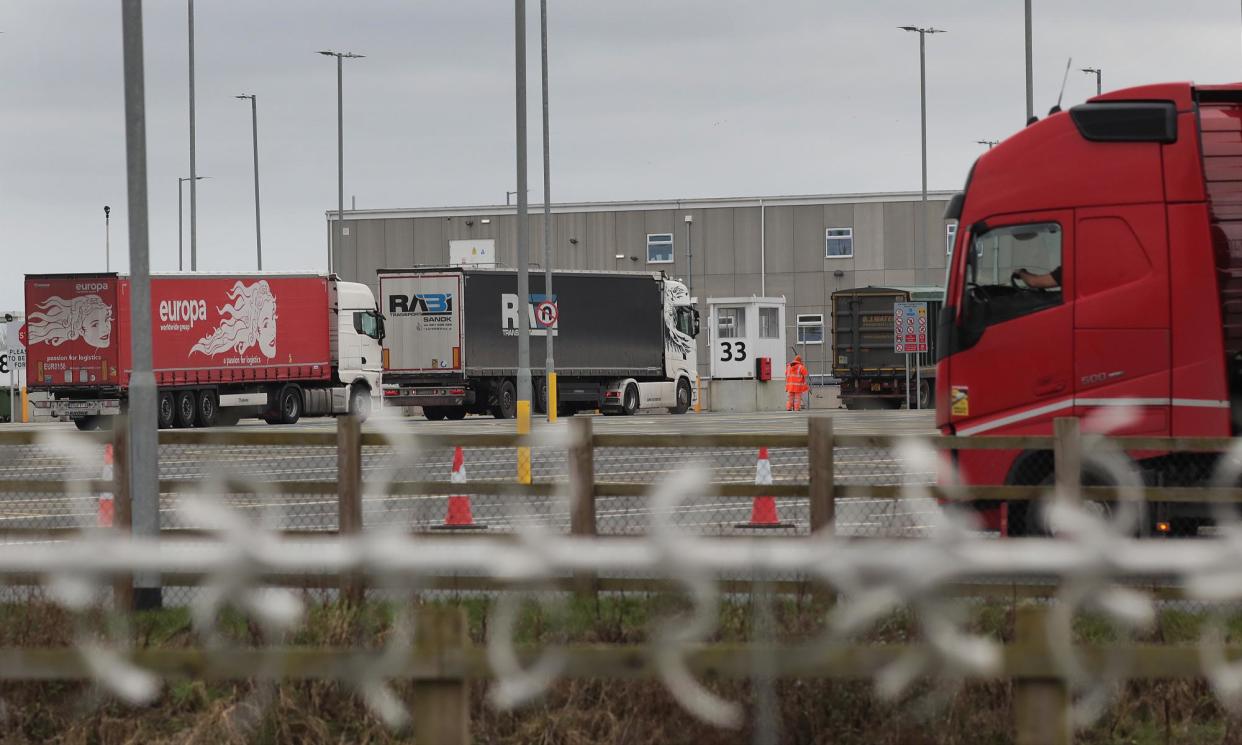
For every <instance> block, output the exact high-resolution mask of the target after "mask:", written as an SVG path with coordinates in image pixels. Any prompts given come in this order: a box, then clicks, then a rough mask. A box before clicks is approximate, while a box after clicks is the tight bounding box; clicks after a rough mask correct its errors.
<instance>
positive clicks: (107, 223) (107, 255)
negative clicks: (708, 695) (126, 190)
mask: <svg viewBox="0 0 1242 745" xmlns="http://www.w3.org/2000/svg"><path fill="white" fill-rule="evenodd" d="M111 217H112V208H111V207H109V206H108V205H106V204H105V205H104V271H105V272H110V271H112V223H111Z"/></svg>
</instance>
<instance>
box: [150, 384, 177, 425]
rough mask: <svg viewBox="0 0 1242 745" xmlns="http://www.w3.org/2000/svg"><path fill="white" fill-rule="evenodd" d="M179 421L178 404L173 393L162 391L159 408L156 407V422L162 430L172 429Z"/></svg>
mask: <svg viewBox="0 0 1242 745" xmlns="http://www.w3.org/2000/svg"><path fill="white" fill-rule="evenodd" d="M176 419H177V402H176V401H174V400H173V394H172V392H171V391H162V392H161V393H160V397H159V406H158V407H156V414H155V420H156V422H157V423H158V424H159V427H160V429H171V428H172V426H173V422H174V421H176Z"/></svg>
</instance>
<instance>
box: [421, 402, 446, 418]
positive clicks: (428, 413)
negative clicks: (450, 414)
mask: <svg viewBox="0 0 1242 745" xmlns="http://www.w3.org/2000/svg"><path fill="white" fill-rule="evenodd" d="M423 416H425V417H427V421H429V422H438V421H440V420H441V419H443V418H444V409H442V408H440V407H439V406H424V407H423Z"/></svg>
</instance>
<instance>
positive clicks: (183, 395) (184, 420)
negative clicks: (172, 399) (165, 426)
mask: <svg viewBox="0 0 1242 745" xmlns="http://www.w3.org/2000/svg"><path fill="white" fill-rule="evenodd" d="M197 412H198V402H197V401H195V400H194V391H179V392H178V393H177V413H176V415H175V418H174V419H173V426H174V427H177V428H178V429H187V428H189V427H193V426H194V415H195V414H196V413H197Z"/></svg>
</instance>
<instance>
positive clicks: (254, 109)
mask: <svg viewBox="0 0 1242 745" xmlns="http://www.w3.org/2000/svg"><path fill="white" fill-rule="evenodd" d="M234 98H237V99H242V100H249V101H250V129H251V133H252V135H253V137H252V139H253V141H254V251H255V260H256V262H257V267H258V270H259V271H263V234H262V233H263V231H262V230H261V229H260V228H259V97H258V96H256V95H254V94H253V93H243V94H241V95H240V96H234Z"/></svg>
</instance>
